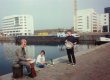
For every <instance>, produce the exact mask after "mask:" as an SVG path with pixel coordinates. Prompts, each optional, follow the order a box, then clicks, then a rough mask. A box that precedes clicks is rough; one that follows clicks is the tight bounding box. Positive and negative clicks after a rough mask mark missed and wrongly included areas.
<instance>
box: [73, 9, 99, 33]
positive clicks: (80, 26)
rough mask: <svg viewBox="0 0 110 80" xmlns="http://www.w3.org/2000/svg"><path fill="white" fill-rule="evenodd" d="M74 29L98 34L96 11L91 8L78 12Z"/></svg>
mask: <svg viewBox="0 0 110 80" xmlns="http://www.w3.org/2000/svg"><path fill="white" fill-rule="evenodd" d="M74 22H75V21H74ZM74 27H76V28H77V31H80V32H98V25H97V13H96V11H95V10H94V9H92V8H90V9H83V10H78V11H77V25H76V26H74Z"/></svg>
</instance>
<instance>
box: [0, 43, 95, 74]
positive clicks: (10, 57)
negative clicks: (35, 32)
mask: <svg viewBox="0 0 110 80" xmlns="http://www.w3.org/2000/svg"><path fill="white" fill-rule="evenodd" d="M17 47H19V45H15V43H0V75H4V74H8V73H10V72H11V71H12V63H13V61H14V58H15V50H16V48H17ZM92 47H94V45H84V44H83V45H77V47H76V48H75V51H83V50H87V49H88V48H92ZM27 49H28V54H27V55H29V56H30V57H31V58H33V59H36V57H37V55H38V54H39V53H40V51H41V50H45V52H46V60H47V61H49V60H51V59H55V58H58V57H62V56H65V55H66V49H65V46H64V45H28V46H27Z"/></svg>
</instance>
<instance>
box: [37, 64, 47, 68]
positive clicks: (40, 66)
mask: <svg viewBox="0 0 110 80" xmlns="http://www.w3.org/2000/svg"><path fill="white" fill-rule="evenodd" d="M36 66H37V67H38V68H44V67H45V64H41V63H37V64H36Z"/></svg>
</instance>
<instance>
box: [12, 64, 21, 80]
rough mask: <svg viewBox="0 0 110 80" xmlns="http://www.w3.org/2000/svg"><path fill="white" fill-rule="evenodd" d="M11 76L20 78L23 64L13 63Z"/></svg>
mask: <svg viewBox="0 0 110 80" xmlns="http://www.w3.org/2000/svg"><path fill="white" fill-rule="evenodd" d="M12 71H13V78H15V79H16V78H22V77H23V66H22V65H20V64H13V66H12Z"/></svg>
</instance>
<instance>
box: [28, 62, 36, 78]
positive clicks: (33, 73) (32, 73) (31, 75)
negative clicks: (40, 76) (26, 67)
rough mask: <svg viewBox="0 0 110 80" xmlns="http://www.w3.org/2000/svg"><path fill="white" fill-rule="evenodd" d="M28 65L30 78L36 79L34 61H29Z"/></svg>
mask: <svg viewBox="0 0 110 80" xmlns="http://www.w3.org/2000/svg"><path fill="white" fill-rule="evenodd" d="M29 63H30V66H31V74H30V77H32V78H33V77H36V76H37V73H36V71H35V61H34V60H31V61H29Z"/></svg>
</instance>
